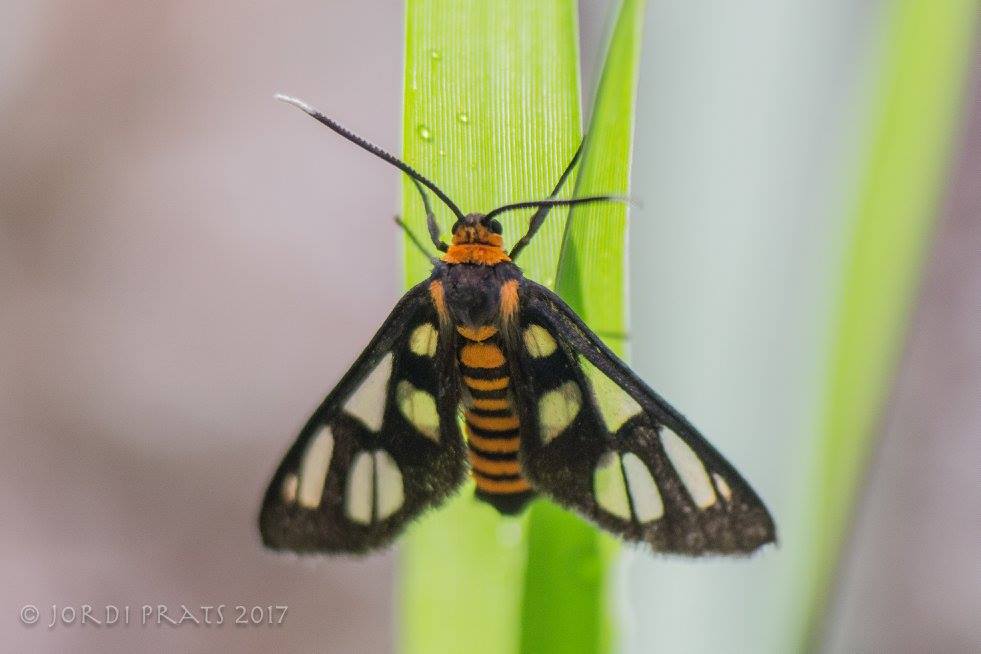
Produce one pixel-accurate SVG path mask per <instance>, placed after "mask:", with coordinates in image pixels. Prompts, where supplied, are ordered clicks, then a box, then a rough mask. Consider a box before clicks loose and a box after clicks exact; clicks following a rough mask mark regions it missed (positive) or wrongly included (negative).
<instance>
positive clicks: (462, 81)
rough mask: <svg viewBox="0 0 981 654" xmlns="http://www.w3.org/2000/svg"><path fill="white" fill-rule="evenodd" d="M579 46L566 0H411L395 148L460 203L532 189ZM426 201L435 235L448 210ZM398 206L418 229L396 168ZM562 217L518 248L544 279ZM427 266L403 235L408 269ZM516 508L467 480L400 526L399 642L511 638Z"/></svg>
mask: <svg viewBox="0 0 981 654" xmlns="http://www.w3.org/2000/svg"><path fill="white" fill-rule="evenodd" d="M578 57H579V53H578V27H577V15H576V4H575V3H574V2H571V0H542V1H540V2H538V1H536V2H534V3H528V2H521V1H518V0H498V1H495V2H480V1H478V0H468V1H465V2H458V1H451V0H410V1H409V2H407V5H406V60H405V104H404V116H403V153H404V157H405V159H406V160H407V161H408V162H409V163H410V164H411V165H413V166H414V167H416V168H417V169H418V170H419V171H420V172H421V173H422V174H424V175H426V176H427V177H429V178H430V179H432V180H433V181H434V182H435V183H436V184H437V185H439V186H440V187H441V188H442V189H443V190H444V191H445V192H446V193H447V194H448V195H449V196H450V197H451V198H453V200H454V201H455V202H456V203H457V204H458V205H459V206H460V207H461V208H462V210H463V211H465V212H471V211H479V212H486V211H488V210H489V209H491V208H493V207H496V206H499V205H501V204H505V203H507V202H512V201H520V200H527V199H534V198H541V197H544V196H545V195H547V193H548V192H549V191H550V190H551V188H552V186H553V185H554V183H555V180H556V179H558V176H559V175H560V174H561V172H562V170H563V169H564V167H565V165H566V163H567V162H568V159H569V158H570V157H571V156H572V153H573V152H574V151H575V149H576V147H577V146H578V144H579V139H580V134H581V126H580V120H581V118H580V112H579V64H578ZM435 209H436V213H437V217H438V219H439V223H440V225H441V226H442V228H443V232H444V235H446V233H447V230H448V228H449V226H450V225H451V224H452V222H453V216H452V214H451V213H450V212H449V211H448V210H447V209H446V208H445V207H442V206H436V207H435ZM403 216H405V218H406V222H407V223H408V224H409V226H410V228H412V229H413V230H414V231H415V232H416V233H417V234H425V233H426V232H425V217H424V214H423V211H422V205H421V202H420V200H419V196H418V194H417V192H416V190H415V187H414V186H413V185H412V184H411V183H410V182H408V180H406V181H405V183H404V184H403ZM527 220H528V214H527V213H523V214H518V213H511V214H507V215H504V216H502V222H503V224H504V228H505V238H506V240H507V241H508V242H514V241H515V240H516V239H517V238H518V237H519V236H520V235H521V234H522V233H524V230H525V228H526V225H527ZM563 223H564V212H561V211H556V212H553V215H552V216H550V218H549V221H548V222H547V223H546V225H545V226H544V227H543V228H542V230H541V231H540V232H539V234H538V236H537V237H536V238H535V240H534V241H533V242H532V244H531V245H530V246H529V247H528V248H527V249H526V250H525V252H524V253H523V254H522V258H521V265H522V269H523V270H524V272H525V274H526V275H528V276H529V277H532V278H534V279H537V280H538V281H541V282H543V283H546V284H550V283H552V282H553V281H554V271H555V265H556V262H557V256H558V248H559V243H560V242H561V239H562V227H563ZM444 238H447V239H448V235H446V236H444ZM429 272H430V268H429V263H428V261H427V260H426V259H425V258H424V257H422V256H420V254H419V253H418V252H417V251H416V250H415V248H414V247H413V246H411V245H410V244H409V243H408V242H406V283H407V284H413V283H417V282H418V281H419V280H421V279H425V277H426V276H428V274H429ZM525 521H526V519H525V518H518V519H515V518H502V517H500V516H498V515H497V514H496V512H495V511H494V510H493V509H492V508H491V507H490V506H488V505H484V504H479V503H477V502H476V501H475V500H474V499H473V487H472V484H468V485H467V487H465V488H464V489H463V490H462V491H461V493H460V494H459V496H458V497H457V498H455V499H454V500H452V501H450V502H449V503H448V504H447V506H445V507H443V508H441V509H440V510H439V511H436V512H433V513H431V514H429V515H427V516H425V517H424V518H423V519H422V520H420V521H419V523H418V524H417V525H416V526H414V527H413V528H412V529H411V530H410V533H409V535H408V537H407V538H406V540H405V542H404V545H403V548H402V560H401V598H400V612H401V625H400V628H401V637H400V640H401V649H402V650H403V651H405V652H410V653H414V652H419V653H420V654H423V653H424V654H438V653H441V652H447V653H455V652H459V651H467V652H473V653H477V654H480V653H484V652H486V653H487V654H498V653H501V652H515V651H517V650H518V648H519V646H520V640H521V625H520V622H521V600H522V595H523V592H524V572H525V563H526V556H527V553H526V552H527V541H526V537H525Z"/></svg>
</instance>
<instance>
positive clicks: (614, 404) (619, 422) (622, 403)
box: [579, 357, 643, 434]
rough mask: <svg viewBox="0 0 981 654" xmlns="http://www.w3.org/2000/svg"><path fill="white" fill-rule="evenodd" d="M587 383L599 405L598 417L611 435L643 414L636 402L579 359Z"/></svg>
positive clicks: (610, 380)
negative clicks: (600, 417)
mask: <svg viewBox="0 0 981 654" xmlns="http://www.w3.org/2000/svg"><path fill="white" fill-rule="evenodd" d="M579 363H580V365H581V366H582V369H583V370H584V371H585V373H586V376H587V377H588V378H589V382H590V384H591V385H592V387H593V396H595V397H596V403H597V404H598V405H599V410H600V415H602V416H603V422H605V423H606V428H607V429H609V430H610V433H611V434H615V433H616V432H617V430H618V429H620V427H622V426H623V423H625V422H627V420H629V419H630V418H633V417H634V416H636V415H638V414H640V413H642V412H643V409H642V408H641V407H640V404H638V403H637V400H635V399H634V398H632V397H630V395H628V394H627V392H626V391H624V390H623V389H622V388H620V386H618V385H617V383H616V382H615V381H613V380H612V379H610V378H609V377H607V376H606V375H604V374H603V373H602V372H600V371H599V370H598V369H597V368H596V367H595V366H594V365H593V364H591V363H589V362H588V361H586V360H585V359H584V358H581V357H580V359H579Z"/></svg>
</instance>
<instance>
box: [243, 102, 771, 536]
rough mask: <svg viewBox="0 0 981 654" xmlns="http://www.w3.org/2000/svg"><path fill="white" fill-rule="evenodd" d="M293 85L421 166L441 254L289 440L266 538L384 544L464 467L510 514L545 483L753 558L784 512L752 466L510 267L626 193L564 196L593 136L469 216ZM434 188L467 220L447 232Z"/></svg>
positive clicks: (607, 521)
mask: <svg viewBox="0 0 981 654" xmlns="http://www.w3.org/2000/svg"><path fill="white" fill-rule="evenodd" d="M279 98H280V99H282V100H284V101H286V102H288V103H291V104H293V105H295V106H297V107H299V108H300V109H302V110H304V111H305V112H306V113H307V114H309V115H310V116H312V117H313V118H315V119H316V120H318V121H320V122H321V123H323V124H324V125H326V126H327V127H329V128H330V129H332V130H333V131H335V132H336V133H338V134H339V135H341V136H343V137H344V138H346V139H348V140H349V141H351V142H353V143H355V144H356V145H358V146H360V147H361V148H363V149H365V150H367V151H368V152H371V153H372V154H374V155H375V156H377V157H380V158H381V159H383V160H385V161H387V162H388V163H390V164H392V165H394V166H396V167H398V168H399V169H401V170H402V171H403V172H404V173H405V174H407V175H409V176H410V177H411V178H412V179H413V181H414V183H415V185H416V187H417V189H418V190H419V193H420V195H421V196H422V201H423V203H424V204H425V207H426V213H427V223H428V228H429V232H430V237H431V240H432V242H433V245H434V246H435V247H436V248H437V250H439V252H440V253H441V256H440V258H439V259H436V258H432V261H433V271H432V274H431V275H430V276H429V278H428V279H426V280H425V281H423V282H421V283H420V284H418V285H416V286H415V287H413V288H412V289H411V290H409V291H408V292H407V293H406V294H405V296H404V297H403V298H402V299H401V300H400V301H399V302H398V304H396V306H395V308H394V309H393V311H392V313H391V315H389V317H388V318H387V319H386V320H385V322H384V324H382V326H381V329H379V330H378V332H377V333H376V334H375V336H374V338H372V339H371V342H370V343H369V344H368V347H367V348H366V349H365V350H364V352H362V353H361V355H360V356H359V357H358V358H357V360H356V361H355V362H354V365H353V366H352V367H351V369H350V370H348V372H347V373H346V374H345V375H344V376H343V377H342V378H341V380H340V382H339V383H338V384H337V386H336V387H335V388H334V390H332V391H331V392H330V394H328V395H327V398H326V399H325V400H324V401H323V403H322V404H321V405H320V407H319V408H318V409H317V410H316V411H315V412H314V413H313V416H312V417H311V418H310V420H309V421H308V422H307V424H306V426H305V427H304V428H303V430H302V431H301V432H300V435H299V438H297V440H296V442H295V443H294V444H293V446H292V447H291V448H290V449H289V451H288V452H287V454H286V457H285V459H284V460H283V462H282V463H281V465H280V466H279V468H278V470H277V471H276V473H275V475H274V476H273V478H272V481H271V483H270V484H269V488H268V490H267V491H266V495H265V499H264V501H263V504H262V509H261V512H260V516H259V528H260V531H261V534H262V539H263V541H264V543H265V544H266V545H267V546H268V547H270V548H273V549H279V550H293V551H296V552H367V551H370V550H372V549H376V548H379V547H382V546H384V545H386V544H388V543H390V542H391V541H392V540H393V539H394V538H395V537H396V536H397V535H398V534H399V533H401V532H402V531H403V530H404V529H405V527H406V525H407V524H408V523H409V522H410V521H412V520H413V519H414V518H416V517H417V516H419V514H420V513H422V512H424V511H426V510H427V509H430V508H433V507H437V506H439V505H440V504H441V503H443V502H444V501H445V500H446V499H447V498H448V497H450V496H451V495H453V494H454V493H455V492H456V491H457V490H458V489H459V487H460V486H461V485H462V484H463V483H464V481H465V480H466V478H467V476H468V475H469V476H471V477H472V478H473V481H474V483H475V486H476V492H475V495H476V498H477V499H478V500H480V501H482V502H486V503H487V504H489V505H490V506H492V507H493V508H494V509H496V510H497V511H499V512H500V513H502V514H516V513H519V512H520V511H522V509H523V508H524V507H526V506H527V505H528V503H529V501H530V500H532V499H533V498H534V497H536V496H538V495H543V496H545V497H547V498H549V499H551V500H553V501H555V502H557V503H559V504H560V505H562V506H564V507H567V508H569V509H571V510H573V511H576V512H578V513H580V514H582V515H583V516H585V517H586V518H588V519H589V520H591V521H593V522H594V523H596V524H597V525H599V526H600V527H602V528H604V529H606V530H607V531H609V532H612V533H613V534H616V535H618V536H620V537H621V538H623V539H625V540H628V541H637V542H642V543H647V544H648V545H649V546H650V547H651V548H653V549H654V550H655V551H658V552H671V553H678V554H685V555H703V554H733V553H749V552H752V551H754V550H756V549H757V548H759V547H760V546H762V545H764V544H766V543H770V542H773V541H774V539H775V530H774V524H773V520H772V519H771V517H770V514H769V513H768V511H767V509H766V507H765V506H764V505H763V502H762V501H761V500H760V498H759V497H758V496H757V494H756V493H755V492H754V491H753V489H752V488H751V487H750V486H749V484H748V483H747V482H746V481H745V480H744V479H743V478H742V477H741V476H740V475H739V473H738V472H736V470H735V469H734V468H733V467H732V466H731V465H730V464H729V463H728V462H727V461H726V460H725V459H724V458H723V457H722V456H721V455H720V454H719V453H718V452H717V451H716V450H715V449H714V448H713V447H712V446H711V445H710V444H709V443H708V442H707V441H706V440H705V439H704V438H703V437H702V435H701V434H700V433H699V432H698V431H697V430H696V429H695V427H693V426H692V425H691V423H689V422H688V420H686V419H685V418H684V417H683V416H682V415H681V414H680V413H679V412H678V411H677V410H675V409H674V408H672V407H671V405H670V404H668V403H667V402H666V401H665V400H664V399H662V398H661V397H660V396H659V395H658V394H657V393H655V392H654V391H653V390H651V389H650V388H649V387H648V386H647V385H646V384H645V383H644V382H643V381H641V380H640V379H639V378H638V377H637V375H635V374H634V373H633V372H631V370H630V369H629V368H628V367H627V366H626V364H624V363H623V362H622V361H621V360H620V359H619V358H617V356H616V355H615V354H614V353H613V352H611V351H610V349H609V348H608V347H607V346H606V345H604V344H603V341H602V340H600V338H598V337H597V336H596V334H594V333H593V332H592V331H590V329H589V328H588V327H587V326H586V325H585V324H584V323H583V321H582V320H581V319H580V318H579V317H578V316H577V315H576V314H575V313H574V312H573V311H572V309H570V308H569V306H568V305H566V303H565V302H563V301H562V299H561V298H559V296H558V295H556V294H555V293H553V292H552V291H550V290H549V289H547V288H546V287H544V286H542V285H540V284H537V283H535V282H534V281H532V280H530V279H527V278H526V277H524V276H523V275H522V273H521V269H520V268H518V266H517V265H515V263H514V262H515V260H516V259H517V257H518V255H519V254H520V253H521V251H522V249H523V248H524V247H525V246H526V245H527V244H528V242H529V241H530V239H531V238H532V237H533V236H534V234H535V232H536V231H537V230H538V229H539V227H541V225H542V223H543V221H544V220H545V217H546V215H547V214H548V211H549V209H550V208H552V207H554V206H558V205H573V204H585V203H590V202H604V201H611V200H617V199H619V198H615V197H613V196H589V197H580V198H572V199H558V198H557V196H558V194H559V192H560V190H561V188H562V185H563V183H564V182H565V180H566V178H567V177H568V175H569V173H570V171H571V170H572V169H573V167H574V166H575V165H576V162H577V160H578V158H579V154H580V152H581V147H580V150H579V151H577V152H576V155H575V156H574V157H573V158H572V161H571V162H570V164H569V165H568V167H567V168H566V169H565V172H564V173H563V174H562V176H561V178H560V179H559V181H558V184H557V185H556V186H555V189H554V190H553V191H552V193H551V194H550V196H549V197H548V198H547V199H544V200H538V201H532V202H519V203H515V204H507V205H504V206H501V207H498V208H497V209H494V210H493V211H491V212H489V213H487V214H479V213H469V214H464V213H463V212H462V211H461V210H460V209H459V207H458V206H457V205H456V204H455V203H454V202H453V201H452V200H451V199H450V198H449V197H448V196H447V195H446V194H445V193H443V191H441V190H440V189H439V187H437V186H436V185H435V184H434V183H433V182H431V181H430V180H428V179H426V178H425V177H424V176H422V175H421V174H419V173H418V172H416V171H415V170H414V169H413V168H412V167H410V166H409V165H408V164H406V163H405V162H403V161H401V160H399V159H398V158H396V157H395V156H393V155H391V154H389V153H387V152H385V151H384V150H382V149H380V148H378V147H377V146H375V145H373V144H371V143H369V142H367V141H365V140H364V139H362V138H360V137H358V136H356V135H354V134H353V133H351V132H350V131H348V130H347V129H345V128H344V127H342V126H341V125H339V124H338V123H336V122H335V121H334V120H332V119H330V118H328V117H327V116H325V115H324V114H323V113H321V112H320V111H317V110H316V109H314V108H313V107H310V106H309V105H307V104H305V103H303V102H302V101H300V100H296V99H294V98H289V97H285V96H279ZM426 189H428V190H429V191H432V192H433V193H434V194H435V195H436V196H437V197H438V198H439V199H440V200H441V201H442V202H443V203H444V204H445V205H446V206H447V207H449V209H450V210H451V211H452V212H453V214H454V215H455V216H456V222H455V223H454V224H453V227H452V239H451V242H450V243H449V244H447V243H445V242H443V241H442V239H441V236H440V230H439V228H438V226H437V223H436V220H435V217H434V214H433V211H432V207H431V205H430V201H429V196H428V194H427V192H426ZM532 208H534V209H536V211H535V213H534V215H533V216H532V217H531V219H530V223H529V228H528V230H527V233H526V234H525V235H524V236H523V237H521V238H520V239H519V240H518V241H517V243H516V244H515V245H514V246H513V247H512V248H511V249H510V251H506V250H505V249H504V242H503V237H502V228H501V224H500V222H499V221H498V220H497V216H499V215H500V214H502V213H503V212H506V211H514V210H518V209H532ZM403 227H404V225H403ZM416 243H417V244H419V242H418V241H416ZM460 413H462V414H463V423H464V426H465V432H466V438H465V439H464V436H463V434H461V430H460V425H459V423H460V420H459V416H460Z"/></svg>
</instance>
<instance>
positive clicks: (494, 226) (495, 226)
mask: <svg viewBox="0 0 981 654" xmlns="http://www.w3.org/2000/svg"><path fill="white" fill-rule="evenodd" d="M487 228H488V229H490V230H491V231H492V232H494V233H495V234H500V233H501V232H503V231H504V228H503V227H501V223H499V222H497V221H496V220H495V219H493V218H491V221H490V224H489V225H488V226H487Z"/></svg>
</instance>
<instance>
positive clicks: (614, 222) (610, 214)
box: [522, 0, 645, 654]
mask: <svg viewBox="0 0 981 654" xmlns="http://www.w3.org/2000/svg"><path fill="white" fill-rule="evenodd" d="M644 5H645V3H644V1H643V0H624V2H622V4H621V5H620V7H619V12H618V14H617V18H616V22H615V23H614V29H613V32H612V34H611V37H610V41H609V46H608V49H607V56H606V61H605V63H604V66H603V72H602V75H601V78H600V84H599V88H598V90H597V94H596V100H595V103H594V107H593V112H592V117H591V119H590V124H589V130H588V132H587V133H588V136H587V142H586V145H585V150H584V154H583V160H582V164H581V167H580V171H579V175H578V177H577V179H576V196H585V195H591V194H599V193H613V194H617V195H626V194H627V193H628V192H629V184H630V161H631V147H632V144H633V127H634V106H635V103H634V100H635V95H636V86H637V70H638V65H639V61H640V45H641V38H642V33H643V26H644ZM626 229H627V207H626V206H625V205H622V204H600V205H585V206H583V207H579V208H576V209H574V210H573V212H572V214H571V217H570V219H569V220H568V222H567V224H566V232H565V235H564V236H565V238H564V240H563V244H562V250H561V257H560V264H559V270H558V281H557V288H556V290H557V291H558V292H559V294H560V295H562V297H563V298H564V299H565V300H566V301H567V302H569V304H570V305H571V306H572V308H573V309H575V310H576V311H577V312H578V313H579V315H580V316H582V318H583V319H584V320H585V321H586V322H587V324H589V325H590V327H592V328H593V329H594V330H595V331H596V332H597V333H598V334H600V335H601V336H602V337H603V339H604V340H605V341H606V342H607V343H608V344H609V345H610V347H611V348H613V349H614V350H615V351H617V352H618V353H619V354H621V355H622V354H623V350H624V344H625V339H624V334H625V332H626V325H627V322H626V321H627V316H626V305H625V298H626V287H625V285H624V279H625V272H626V261H625V258H624V256H625V252H626V234H627V232H626ZM528 538H529V550H528V573H527V575H526V580H525V584H526V590H525V598H524V609H523V615H524V619H523V626H522V628H523V637H522V651H523V652H528V653H529V654H531V653H534V654H547V653H550V652H556V653H558V652H563V653H564V652H583V653H587V652H603V651H608V650H609V649H610V647H611V641H612V626H611V622H612V620H611V615H610V613H609V606H608V604H609V596H610V593H609V588H608V586H609V582H610V579H609V575H608V570H609V568H610V562H611V561H612V559H613V557H614V555H615V552H616V549H617V547H616V542H615V541H614V540H613V539H612V538H610V537H608V536H606V535H605V534H603V533H602V532H599V531H598V530H596V528H595V527H593V526H591V525H589V524H587V523H586V522H585V521H583V520H582V519H581V518H579V517H578V516H575V515H573V514H571V513H568V512H566V511H563V510H562V509H559V508H558V507H556V506H554V505H551V504H548V503H545V502H539V503H537V504H535V506H533V507H532V510H531V517H530V522H529V535H528Z"/></svg>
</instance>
